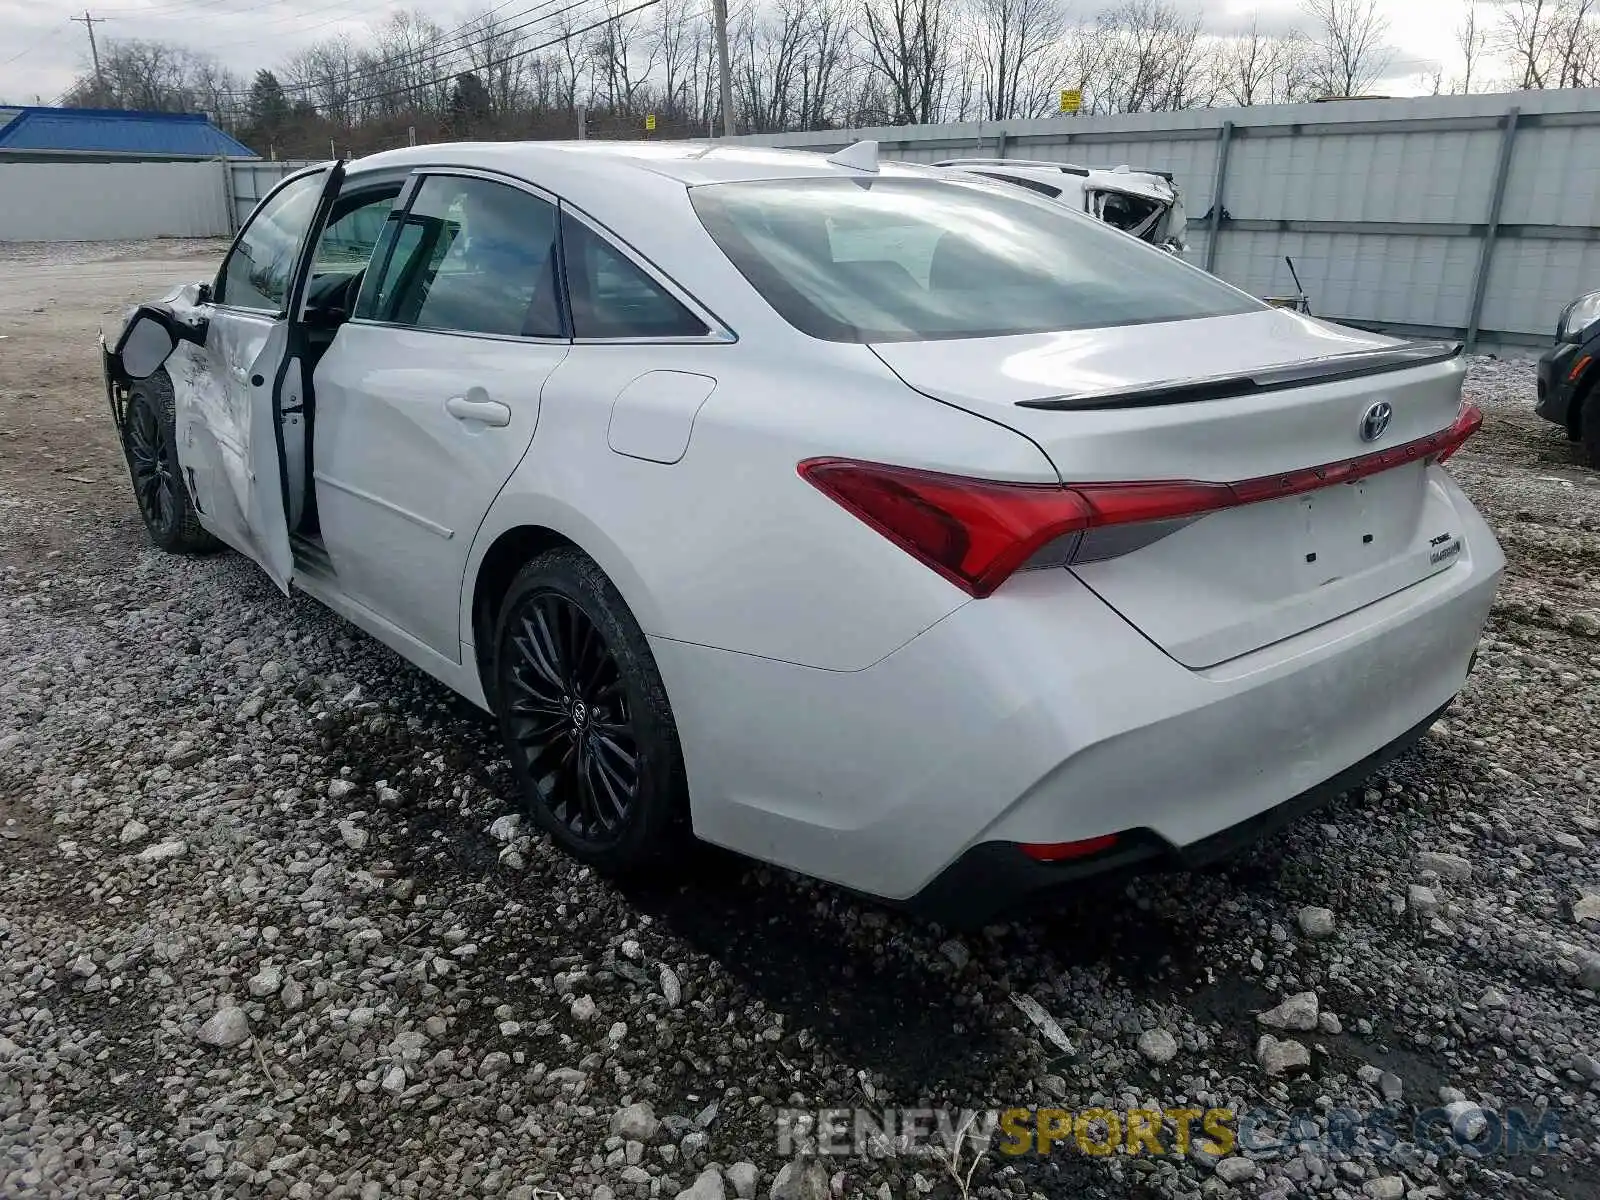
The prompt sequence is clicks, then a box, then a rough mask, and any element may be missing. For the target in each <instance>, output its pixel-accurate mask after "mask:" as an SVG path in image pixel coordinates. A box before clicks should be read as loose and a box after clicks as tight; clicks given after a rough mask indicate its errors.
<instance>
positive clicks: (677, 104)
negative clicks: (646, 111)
mask: <svg viewBox="0 0 1600 1200" xmlns="http://www.w3.org/2000/svg"><path fill="white" fill-rule="evenodd" d="M655 18H656V25H655V29H654V31H653V36H654V37H655V43H656V45H655V59H656V61H657V62H658V63H660V64H661V100H662V107H663V108H665V109H666V110H667V111H668V112H670V113H673V114H675V115H677V114H687V113H688V112H689V111H690V110H691V109H692V107H693V105H692V103H691V102H690V93H691V92H692V91H693V90H694V86H693V84H694V76H693V72H692V71H691V69H690V60H691V59H692V58H693V56H694V48H695V41H696V39H697V38H703V37H704V36H705V33H704V22H703V21H697V20H695V19H693V17H692V16H691V14H690V12H689V0H660V3H658V4H657V5H656V7H655Z"/></svg>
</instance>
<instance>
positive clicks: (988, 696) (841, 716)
mask: <svg viewBox="0 0 1600 1200" xmlns="http://www.w3.org/2000/svg"><path fill="white" fill-rule="evenodd" d="M1447 486H1448V488H1449V489H1450V492H1451V495H1452V500H1453V503H1454V504H1455V507H1456V508H1457V509H1458V511H1459V514H1460V518H1461V522H1462V523H1461V525H1460V526H1459V527H1458V528H1460V530H1461V535H1462V539H1463V542H1464V547H1465V548H1464V550H1463V552H1462V554H1461V555H1460V557H1459V558H1458V559H1457V560H1456V561H1455V563H1454V564H1453V565H1452V566H1450V567H1449V568H1447V569H1445V570H1443V571H1441V572H1439V573H1437V574H1435V575H1433V576H1431V577H1430V578H1428V579H1426V580H1423V581H1422V582H1420V583H1417V584H1414V585H1413V586H1411V587H1408V588H1406V589H1404V590H1402V591H1400V592H1397V593H1395V594H1393V595H1391V596H1388V597H1386V598H1385V599H1382V600H1379V601H1377V602H1375V603H1373V604H1369V605H1367V606H1366V607H1364V608H1361V609H1359V610H1357V611H1355V612H1351V613H1347V614H1345V615H1344V616H1341V617H1339V618H1337V619H1336V620H1333V621H1330V622H1328V623H1326V624H1324V625H1321V626H1318V627H1316V628H1314V629H1310V630H1307V631H1305V632H1303V633H1300V634H1297V635H1295V636H1293V637H1289V638H1286V639H1284V640H1282V641H1280V642H1277V643H1275V644H1273V645H1270V646H1267V647H1264V648H1262V649H1260V650H1256V651H1253V652H1251V653H1249V654H1245V655H1242V656H1239V657H1237V658H1234V659H1232V660H1230V661H1228V662H1225V663H1221V664H1219V665H1217V666H1214V667H1208V668H1203V669H1190V668H1187V667H1184V666H1183V665H1181V664H1179V663H1178V662H1176V661H1174V660H1173V659H1172V658H1171V657H1169V656H1168V655H1167V654H1165V653H1164V652H1162V651H1161V650H1160V649H1158V648H1157V647H1156V646H1154V645H1153V644H1152V643H1151V642H1150V641H1148V640H1147V639H1146V638H1145V637H1144V636H1143V635H1142V634H1140V633H1139V632H1138V631H1137V630H1135V629H1134V628H1133V627H1132V626H1130V625H1129V624H1128V623H1127V622H1126V621H1124V620H1123V619H1122V617H1120V616H1119V615H1118V614H1117V613H1116V612H1115V611H1113V610H1112V609H1111V608H1110V607H1109V606H1107V605H1106V604H1105V603H1104V602H1103V601H1101V600H1100V599H1099V598H1098V597H1097V596H1096V595H1095V594H1094V593H1093V592H1091V591H1090V590H1089V589H1088V588H1087V587H1085V586H1084V585H1083V584H1082V583H1081V582H1079V581H1078V580H1077V579H1075V578H1074V577H1073V576H1072V574H1071V573H1070V572H1066V571H1039V572H1031V573H1026V574H1023V575H1019V576H1016V577H1015V578H1013V579H1011V580H1009V581H1008V582H1007V583H1006V585H1005V586H1004V587H1003V588H1001V589H1000V590H999V591H997V592H996V593H995V594H994V595H993V596H990V597H988V598H987V599H984V600H980V601H973V602H971V603H968V604H965V605H963V606H962V607H960V608H958V609H957V610H956V611H954V612H953V613H951V614H950V615H949V616H947V617H946V618H944V619H943V620H942V621H940V622H939V623H937V624H936V625H934V626H933V627H932V628H931V629H929V630H927V631H926V632H924V633H923V634H921V635H920V636H918V637H916V638H914V639H913V640H912V641H910V642H909V643H907V644H906V645H905V646H902V647H901V648H900V649H899V650H897V651H895V652H894V653H892V654H890V655H888V656H887V657H885V658H884V659H882V660H880V661H879V662H877V663H876V664H874V665H872V666H870V667H868V668H866V669H864V670H861V671H854V672H842V671H820V670H815V669H812V668H806V667H799V666H795V665H793V664H789V663H782V662H778V661H775V660H773V659H763V658H757V657H755V656H752V655H742V654H733V653H729V652H726V651H719V650H713V649H710V648H708V647H704V646H693V645H689V644H687V643H683V642H674V641H670V640H667V639H656V638H653V639H651V647H652V649H653V651H654V652H655V656H656V661H657V664H658V666H659V667H660V669H661V674H662V678H663V680H664V682H665V684H666V687H667V692H668V695H669V698H670V699H671V702H672V707H673V713H674V716H675V718H676V720H677V725H678V731H679V735H680V740H681V743H682V746H683V752H684V759H685V764H686V766H687V768H688V775H689V785H690V792H691V795H692V797H693V800H692V818H693V823H694V828H695V832H696V833H697V834H698V835H699V836H701V837H702V838H704V839H706V840H707V841H711V842H714V843H716V844H718V845H722V846H726V847H728V848H729V849H733V850H737V851H739V852H741V853H745V854H749V855H751V856H753V857H756V858H760V859H763V860H766V861H769V862H774V863H778V864H780V865H783V866H786V867H791V868H793V869H795V870H797V871H801V872H804V873H806V874H808V875H814V876H818V877H820V878H823V879H828V880H831V881H833V882H836V883H838V884H841V885H843V886H845V887H848V888H851V889H853V890H856V891H861V892H866V893H869V894H871V895H874V896H878V897H881V898H884V899H887V900H891V901H899V902H907V903H911V904H913V905H916V906H918V907H924V908H928V907H938V908H941V909H942V911H943V912H944V913H945V914H946V915H947V916H949V915H952V914H958V913H960V912H961V911H962V910H963V908H965V909H966V910H968V912H969V915H968V916H967V918H965V919H969V920H970V919H972V916H971V915H972V914H976V913H979V912H981V911H985V910H988V909H990V908H992V904H991V903H990V897H989V896H988V894H987V890H988V889H990V888H991V887H993V889H994V890H995V891H996V892H999V891H1002V890H1005V891H1013V892H1015V889H1011V888H1006V889H1002V888H1001V887H999V886H998V885H994V884H992V883H991V882H988V881H986V880H985V879H984V877H983V876H982V874H981V872H980V873H979V874H978V875H973V874H972V872H974V871H978V870H979V868H975V867H973V866H971V865H970V862H972V861H976V862H980V863H983V862H985V861H987V862H988V864H989V865H988V870H989V871H990V874H991V875H992V874H993V873H995V872H997V871H998V872H999V873H1000V874H1005V873H1007V872H1008V871H1014V872H1015V874H1016V875H1017V888H1018V889H1020V891H1021V892H1027V891H1029V890H1033V886H1034V884H1035V882H1036V881H1042V882H1046V883H1048V884H1049V885H1054V884H1057V883H1059V882H1061V881H1063V880H1064V879H1066V878H1069V877H1070V876H1069V872H1068V871H1066V870H1065V869H1063V868H1060V867H1053V866H1041V864H1037V863H1033V862H1032V861H1031V860H1029V861H1027V862H1023V863H1018V862H1017V861H1016V859H1017V858H1018V857H1020V855H1019V854H1013V855H1011V856H1009V857H1007V856H1006V853H1005V851H1006V850H1007V849H1009V850H1014V849H1015V847H1016V846H1017V845H1018V844H1024V843H1054V842H1068V841H1078V840H1082V839H1087V838H1094V837H1098V836H1102V835H1106V834H1122V833H1124V832H1126V831H1129V830H1142V831H1146V832H1145V834H1141V836H1140V839H1138V841H1141V842H1142V841H1144V839H1145V838H1146V836H1147V837H1148V839H1149V842H1148V847H1147V848H1146V849H1145V850H1144V852H1143V853H1138V850H1139V847H1138V845H1136V844H1134V842H1133V841H1132V840H1130V845H1129V847H1128V849H1127V851H1126V855H1125V856H1124V858H1121V859H1119V858H1118V857H1117V856H1113V857H1111V858H1108V859H1106V860H1104V861H1101V860H1096V862H1095V864H1094V866H1095V869H1096V870H1105V869H1111V868H1114V867H1116V866H1118V865H1122V866H1137V865H1141V864H1145V863H1149V862H1151V861H1154V860H1155V859H1160V858H1168V857H1171V856H1173V855H1176V856H1177V859H1176V860H1177V861H1179V862H1183V861H1189V860H1191V859H1192V858H1194V857H1195V856H1199V855H1210V854H1212V853H1214V852H1215V851H1214V848H1216V847H1225V846H1226V845H1227V844H1229V843H1230V842H1231V841H1232V840H1233V839H1234V838H1237V837H1249V836H1254V835H1255V834H1256V832H1257V831H1258V830H1259V829H1260V828H1262V827H1263V826H1264V825H1266V824H1270V823H1271V822H1272V821H1274V820H1277V819H1287V818H1288V817H1289V816H1292V815H1293V813H1294V812H1295V811H1298V809H1297V807H1296V806H1297V805H1301V804H1302V803H1304V804H1311V803H1316V802H1318V800H1320V799H1321V798H1322V797H1323V795H1324V794H1325V793H1324V792H1322V791H1321V790H1320V789H1325V788H1329V787H1331V788H1332V789H1333V790H1334V791H1337V790H1338V789H1339V788H1340V787H1343V786H1348V783H1347V782H1346V781H1347V780H1348V779H1351V778H1354V777H1355V776H1357V775H1360V774H1363V773H1365V772H1366V771H1368V770H1370V769H1371V766H1372V764H1373V762H1374V761H1375V759H1374V756H1375V755H1379V754H1382V753H1384V752H1388V751H1391V750H1393V751H1398V750H1399V749H1400V748H1402V747H1403V746H1404V745H1405V744H1406V739H1407V738H1408V737H1414V736H1416V734H1417V733H1418V732H1420V730H1421V729H1425V728H1426V727H1427V723H1428V722H1429V721H1430V720H1431V719H1432V717H1433V714H1435V713H1436V712H1437V711H1438V710H1439V709H1440V708H1442V707H1443V706H1444V705H1445V704H1447V703H1448V702H1449V701H1450V699H1451V698H1452V697H1453V696H1454V695H1455V694H1456V692H1457V691H1458V690H1459V689H1460V687H1461V685H1462V682H1463V681H1464V680H1465V678H1466V674H1467V668H1468V663H1469V661H1470V659H1471V656H1472V654H1473V651H1474V649H1475V648H1476V646H1477V642H1478V637H1479V633H1480V632H1481V630H1482V627H1483V623H1484V621H1485V620H1486V619H1487V616H1488V613H1489V607H1490V604H1491V602H1492V599H1493V596H1494V591H1495V587H1496V585H1497V583H1498V580H1499V577H1500V573H1501V571H1502V569H1503V567H1504V563H1505V559H1504V556H1503V555H1502V554H1501V552H1500V548H1499V546H1498V545H1497V544H1496V543H1495V540H1494V537H1493V535H1492V534H1491V533H1490V531H1489V529H1488V528H1487V526H1486V525H1484V523H1483V521H1482V519H1481V518H1480V517H1479V516H1478V515H1477V513H1476V512H1475V511H1474V510H1473V509H1472V508H1471V506H1470V505H1469V504H1468V503H1467V501H1466V499H1465V497H1464V496H1461V495H1460V493H1459V489H1457V488H1456V487H1455V485H1454V484H1453V483H1448V484H1447ZM1311 793H1316V795H1313V796H1311V798H1310V799H1309V800H1305V801H1304V802H1302V801H1301V799H1300V798H1301V797H1304V796H1307V795H1308V794H1311ZM1286 802H1290V803H1289V806H1288V807H1287V808H1285V805H1286ZM1213 838H1215V839H1217V840H1215V841H1213V840H1212V839H1213ZM993 843H1002V844H1006V845H1005V846H1004V847H1003V848H1002V850H999V851H997V850H994V849H984V848H983V847H985V846H986V845H989V844H993ZM1118 855H1123V848H1122V847H1120V846H1119V847H1118ZM969 856H972V858H971V859H970V860H969ZM996 856H998V857H996ZM1087 865H1088V864H1087V863H1084V864H1080V866H1087ZM1035 868H1039V870H1035ZM974 879H977V880H978V881H979V882H977V883H975V882H973V880H974ZM975 889H977V890H975Z"/></svg>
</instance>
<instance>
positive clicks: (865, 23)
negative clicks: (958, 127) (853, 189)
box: [860, 0, 953, 125]
mask: <svg viewBox="0 0 1600 1200" xmlns="http://www.w3.org/2000/svg"><path fill="white" fill-rule="evenodd" d="M946 12H947V10H946V8H945V6H944V5H943V4H942V3H941V2H940V0H864V2H863V4H862V6H861V16H860V20H861V25H860V34H861V41H862V43H863V49H864V57H865V60H866V64H867V67H868V70H869V72H870V74H871V75H872V76H873V82H876V83H877V84H879V85H880V86H881V87H882V89H883V91H882V95H881V97H878V98H876V99H875V101H874V102H875V103H877V104H882V105H883V106H884V107H885V108H886V109H887V112H886V114H885V115H886V119H887V121H888V122H889V123H890V124H895V125H922V124H927V123H929V122H931V121H936V120H938V119H939V116H940V109H941V107H942V105H943V103H944V92H945V85H946V83H947V82H948V78H949V74H950V60H951V46H950V44H949V37H950V34H951V32H952V30H951V25H952V24H953V22H950V21H948V20H947V17H946Z"/></svg>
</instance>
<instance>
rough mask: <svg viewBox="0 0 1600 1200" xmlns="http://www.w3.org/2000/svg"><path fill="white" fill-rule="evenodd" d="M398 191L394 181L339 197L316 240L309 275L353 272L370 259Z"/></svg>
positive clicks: (347, 273) (363, 266)
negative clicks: (385, 185)
mask: <svg viewBox="0 0 1600 1200" xmlns="http://www.w3.org/2000/svg"><path fill="white" fill-rule="evenodd" d="M399 194H400V185H399V184H398V183H395V184H390V185H389V186H387V187H382V188H377V189H373V190H366V191H362V192H360V193H358V194H356V195H355V196H351V197H345V196H341V197H340V198H339V202H338V204H336V205H335V206H334V210H333V219H332V220H331V221H329V222H328V223H327V225H325V226H324V227H323V229H322V236H321V237H319V238H318V239H317V253H316V256H315V257H314V258H313V259H312V261H311V274H312V275H314V276H315V275H323V274H327V273H329V272H338V273H339V274H343V275H354V274H355V273H356V272H357V271H361V270H364V269H365V268H366V265H367V264H368V263H369V262H371V261H372V251H373V249H374V247H376V246H377V244H378V239H379V237H381V236H382V235H383V227H384V222H385V221H387V220H388V219H389V211H390V209H392V208H393V207H394V201H395V197H396V196H398V195H399Z"/></svg>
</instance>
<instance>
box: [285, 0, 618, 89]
mask: <svg viewBox="0 0 1600 1200" xmlns="http://www.w3.org/2000/svg"><path fill="white" fill-rule="evenodd" d="M518 2H519V0H509V3H512V4H516V3H518ZM559 2H560V0H540V2H539V3H537V4H534V5H532V6H531V7H528V8H525V9H522V10H521V11H519V12H514V13H512V14H511V15H510V16H508V17H506V18H505V20H508V21H515V20H519V19H520V18H522V17H526V16H530V15H531V14H533V13H535V12H538V11H539V10H540V9H542V8H549V7H550V6H551V5H552V4H557V3H559ZM588 2H589V0H579V2H578V3H576V4H571V5H568V6H567V7H566V8H563V9H558V10H557V11H556V12H553V13H548V14H546V15H545V16H544V17H540V18H536V19H535V20H532V21H528V22H526V23H524V24H522V25H513V26H511V27H510V28H508V29H500V30H496V31H495V32H496V34H497V35H499V36H505V35H507V34H512V33H520V32H521V31H522V30H524V29H530V28H532V27H533V26H534V25H539V24H542V23H543V22H544V21H546V20H554V19H555V18H556V17H559V16H561V15H562V14H563V13H566V12H570V11H571V10H572V9H574V8H580V7H582V5H583V4H585V3H588ZM500 7H501V8H505V7H506V5H505V4H501V5H500ZM491 11H495V10H491ZM485 15H487V14H485ZM480 20H481V18H474V19H473V20H471V21H467V22H464V23H463V24H461V25H458V26H456V30H458V31H459V30H465V31H466V32H465V33H460V34H458V36H455V37H451V36H449V35H448V34H445V35H442V36H441V40H440V42H438V43H437V44H435V45H433V46H429V47H426V52H427V53H426V56H425V57H422V58H416V59H413V58H410V57H409V56H402V57H401V58H400V59H398V60H389V61H380V62H375V63H372V64H371V65H369V66H365V67H358V68H357V69H356V70H355V71H354V72H353V73H352V75H351V81H352V82H354V80H356V79H357V78H359V77H361V76H363V75H365V76H371V75H375V74H378V73H380V72H382V71H385V70H387V69H388V68H389V67H390V66H392V65H400V66H409V67H423V66H427V65H428V64H429V63H432V62H437V61H439V60H440V59H442V58H447V57H449V56H450V55H452V54H456V53H459V52H461V51H464V50H466V49H468V47H470V46H471V44H472V41H473V34H475V33H477V32H478V31H479V28H481V27H480V26H479V25H478V22H479V21H480ZM452 42H453V43H455V44H454V45H451V43H452ZM315 88H316V85H315V84H293V85H291V86H289V87H286V88H284V91H285V92H301V93H303V92H310V91H314V90H315Z"/></svg>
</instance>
